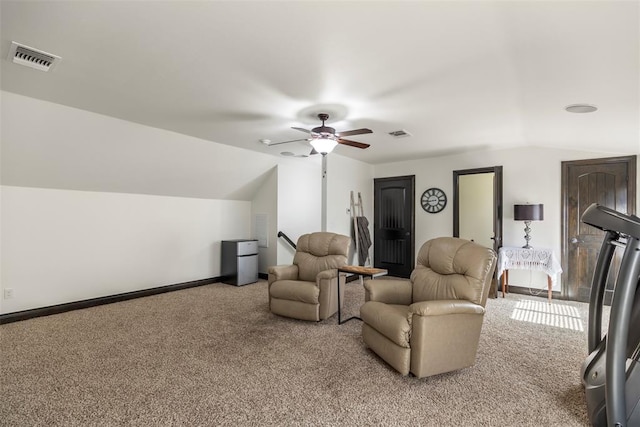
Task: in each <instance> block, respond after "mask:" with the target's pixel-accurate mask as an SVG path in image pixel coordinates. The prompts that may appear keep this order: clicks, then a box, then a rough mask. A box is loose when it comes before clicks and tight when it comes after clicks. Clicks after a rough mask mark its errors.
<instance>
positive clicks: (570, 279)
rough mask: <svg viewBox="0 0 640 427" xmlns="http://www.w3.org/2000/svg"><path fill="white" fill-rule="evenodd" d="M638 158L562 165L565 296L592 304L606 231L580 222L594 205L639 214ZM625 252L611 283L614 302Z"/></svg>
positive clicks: (616, 261)
mask: <svg viewBox="0 0 640 427" xmlns="http://www.w3.org/2000/svg"><path fill="white" fill-rule="evenodd" d="M635 182H636V156H628V157H614V158H606V159H592V160H579V161H571V162H562V233H563V238H562V268H563V270H564V273H563V280H562V296H563V297H564V298H567V299H570V300H575V301H583V302H588V301H589V293H590V290H591V280H592V278H593V270H594V267H595V263H596V260H597V258H598V253H599V251H600V246H601V245H602V239H603V235H604V232H603V231H601V230H598V229H596V228H594V227H591V226H590V225H586V224H584V223H583V222H582V221H580V218H581V217H582V213H583V212H584V210H585V209H586V208H587V207H589V205H591V204H592V203H598V204H600V205H602V206H606V207H609V208H612V209H615V210H617V211H619V212H622V213H626V214H635V203H636V202H635V192H636V189H635ZM620 259H621V253H620V251H619V250H617V251H616V255H615V256H614V260H613V264H612V267H611V271H610V274H609V278H608V281H607V291H608V292H606V293H605V302H607V303H609V301H610V300H611V296H612V292H611V291H613V288H614V284H615V278H616V272H617V269H618V267H619V265H620Z"/></svg>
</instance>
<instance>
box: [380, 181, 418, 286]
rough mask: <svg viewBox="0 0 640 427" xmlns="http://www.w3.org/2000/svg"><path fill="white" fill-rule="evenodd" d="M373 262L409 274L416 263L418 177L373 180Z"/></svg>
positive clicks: (394, 272)
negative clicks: (416, 196) (415, 190)
mask: <svg viewBox="0 0 640 427" xmlns="http://www.w3.org/2000/svg"><path fill="white" fill-rule="evenodd" d="M373 182H374V199H373V210H374V222H373V227H374V242H375V244H374V247H373V265H374V267H377V268H385V269H387V270H388V271H389V275H390V276H396V277H409V276H410V275H411V272H412V271H413V267H414V265H415V259H414V258H415V254H414V253H415V249H414V248H415V244H414V242H415V239H414V185H415V184H414V183H415V177H414V176H413V175H411V176H400V177H393V178H378V179H374V181H373Z"/></svg>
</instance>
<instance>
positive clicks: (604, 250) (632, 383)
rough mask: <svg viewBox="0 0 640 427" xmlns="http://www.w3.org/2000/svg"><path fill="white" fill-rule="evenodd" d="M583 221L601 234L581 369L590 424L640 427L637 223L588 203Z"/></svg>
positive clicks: (639, 232) (639, 230) (639, 221)
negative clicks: (607, 305) (613, 272)
mask: <svg viewBox="0 0 640 427" xmlns="http://www.w3.org/2000/svg"><path fill="white" fill-rule="evenodd" d="M582 222H584V223H585V224H588V225H591V226H593V227H596V228H598V229H600V230H603V231H604V232H605V236H604V241H603V242H602V247H601V249H600V254H599V255H598V260H597V263H596V266H595V270H594V274H593V280H592V284H591V294H590V300H589V325H588V332H587V337H588V349H589V356H588V357H587V358H586V360H585V361H584V363H583V365H582V368H581V377H582V383H583V385H584V387H585V398H586V401H587V411H588V414H589V420H590V421H591V424H593V425H594V426H609V427H614V426H615V427H626V426H640V404H639V402H640V363H639V360H640V355H639V353H640V292H639V291H638V286H639V285H640V218H638V217H637V216H634V215H625V214H622V213H620V212H617V211H615V210H613V209H610V208H607V207H604V206H600V205H598V204H595V203H594V204H592V205H591V206H589V207H588V208H587V209H586V210H585V211H584V213H583V214H582ZM616 248H619V249H620V250H624V254H623V256H622V262H621V264H620V268H619V270H618V277H617V279H616V285H615V290H614V294H613V300H612V302H611V311H610V315H609V328H608V332H607V333H606V335H605V336H602V332H601V331H602V311H603V301H604V293H605V288H606V283H607V276H608V275H609V269H610V267H611V261H612V259H613V255H614V252H615V250H616Z"/></svg>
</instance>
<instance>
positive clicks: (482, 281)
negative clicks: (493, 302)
mask: <svg viewBox="0 0 640 427" xmlns="http://www.w3.org/2000/svg"><path fill="white" fill-rule="evenodd" d="M495 267H496V254H495V252H494V251H493V250H492V249H489V248H486V247H484V246H481V245H478V244H476V243H473V242H470V241H468V240H464V239H459V238H456V237H438V238H436V239H432V240H429V241H428V242H426V243H425V244H424V245H422V248H420V251H419V252H418V258H417V263H416V268H415V270H413V272H412V273H411V282H412V284H413V302H418V301H429V300H443V299H465V300H468V301H471V302H474V303H476V304H479V305H482V306H483V307H484V305H485V304H486V302H487V296H488V295H489V288H490V284H491V279H492V277H493V271H494V270H495Z"/></svg>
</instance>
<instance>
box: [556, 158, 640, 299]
mask: <svg viewBox="0 0 640 427" xmlns="http://www.w3.org/2000/svg"><path fill="white" fill-rule="evenodd" d="M610 163H626V164H627V167H628V169H627V170H628V175H627V214H630V215H635V214H636V166H637V156H636V155H630V156H619V157H605V158H598V159H585V160H568V161H563V162H562V163H561V165H562V166H561V167H562V177H561V184H560V188H561V202H560V218H561V224H560V233H561V236H562V238H561V239H560V240H561V242H560V245H561V250H560V257H561V258H560V259H561V261H560V263H561V265H562V271H563V273H562V276H564V275H565V274H567V271H569V270H568V269H569V265H568V262H569V230H568V227H567V226H568V224H569V217H568V216H569V209H568V205H569V189H568V188H567V185H568V183H569V167H570V166H588V165H594V166H595V165H602V164H610ZM568 294H569V291H568V289H567V286H566V283H565V280H564V277H563V278H562V281H561V288H560V298H562V299H569V295H568Z"/></svg>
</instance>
